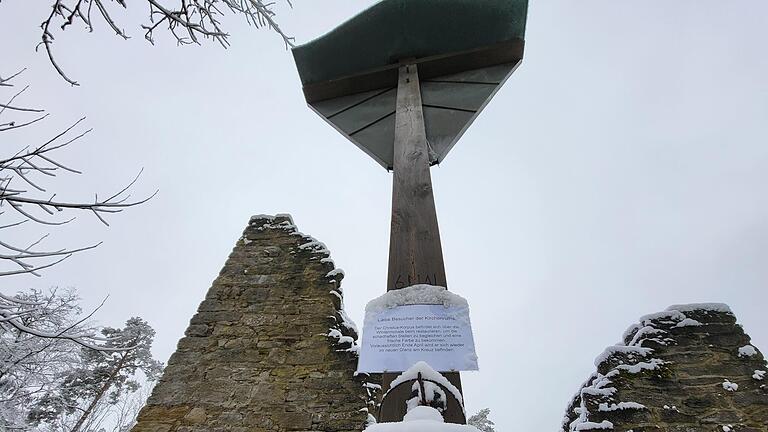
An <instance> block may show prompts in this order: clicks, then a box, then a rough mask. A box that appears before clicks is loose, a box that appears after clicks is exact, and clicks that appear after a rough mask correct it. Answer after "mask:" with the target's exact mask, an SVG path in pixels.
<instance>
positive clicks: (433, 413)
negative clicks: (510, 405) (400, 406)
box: [364, 406, 480, 432]
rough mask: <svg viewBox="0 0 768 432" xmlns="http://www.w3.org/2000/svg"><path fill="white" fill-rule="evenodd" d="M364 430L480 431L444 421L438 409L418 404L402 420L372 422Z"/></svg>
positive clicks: (401, 431)
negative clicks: (395, 421) (372, 423)
mask: <svg viewBox="0 0 768 432" xmlns="http://www.w3.org/2000/svg"><path fill="white" fill-rule="evenodd" d="M364 432H480V430H479V429H477V428H476V427H474V426H469V425H458V424H452V423H445V421H444V420H443V416H442V415H441V414H440V412H439V411H438V410H436V409H434V408H431V407H426V406H419V407H415V408H413V409H412V410H410V411H409V412H408V414H406V415H405V418H404V419H403V421H402V422H397V423H378V424H374V425H371V426H368V427H367V428H366V429H365V431H364Z"/></svg>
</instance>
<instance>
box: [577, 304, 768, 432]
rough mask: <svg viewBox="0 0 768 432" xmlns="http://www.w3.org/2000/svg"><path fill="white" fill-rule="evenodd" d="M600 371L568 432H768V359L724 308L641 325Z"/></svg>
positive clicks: (677, 312)
mask: <svg viewBox="0 0 768 432" xmlns="http://www.w3.org/2000/svg"><path fill="white" fill-rule="evenodd" d="M595 365H596V366H597V372H596V373H594V374H593V375H592V376H591V377H590V378H589V379H588V380H587V382H586V383H585V384H584V385H583V386H582V388H581V389H580V390H579V393H578V394H577V395H576V396H575V397H574V399H573V401H572V402H571V404H570V406H569V407H568V410H567V411H566V416H565V419H564V421H563V429H562V430H563V431H566V432H569V431H585V430H613V431H620V432H629V431H633V432H647V431H665V432H705V431H717V432H730V431H737V432H758V431H760V432H766V431H768V386H766V384H768V373H767V372H766V371H768V368H767V367H766V363H765V359H764V358H763V356H762V354H761V353H760V352H759V351H758V350H757V349H756V348H755V347H753V346H752V345H750V339H749V336H747V335H746V334H745V333H744V331H743V329H742V328H741V326H740V325H738V324H736V317H735V316H734V315H733V313H731V311H730V309H728V307H727V306H725V305H719V304H707V305H680V306H672V307H671V308H669V309H668V310H667V311H665V312H661V313H657V314H652V315H647V316H645V317H642V318H641V319H640V323H638V324H636V325H634V326H632V327H630V329H629V330H627V332H626V333H625V335H624V339H623V343H622V344H619V345H615V346H612V347H609V348H608V349H606V350H605V352H604V353H603V354H602V355H600V356H599V357H598V358H597V359H596V360H595Z"/></svg>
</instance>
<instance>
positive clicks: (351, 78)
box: [293, 0, 527, 169]
mask: <svg viewBox="0 0 768 432" xmlns="http://www.w3.org/2000/svg"><path fill="white" fill-rule="evenodd" d="M526 13H527V0H384V1H381V2H379V3H377V4H375V5H374V6H372V7H371V8H369V9H368V10H366V11H364V12H362V13H361V14H359V15H357V16H356V17H354V18H352V19H351V20H349V21H347V22H345V23H344V24H342V25H340V26H339V27H337V28H336V29H334V30H332V31H331V32H330V33H328V34H326V35H325V36H322V37H320V38H318V39H316V40H314V41H312V42H309V43H307V44H305V45H302V46H299V47H296V48H294V50H293V54H294V59H295V60H296V65H297V68H298V71H299V75H300V77H301V80H302V84H303V86H304V89H303V90H304V95H305V97H306V99H307V102H308V103H309V105H310V106H311V107H312V108H313V109H314V110H315V111H316V112H317V113H318V114H319V115H320V116H321V117H323V118H324V119H325V120H326V121H328V122H329V123H330V124H331V125H333V126H334V127H335V128H336V129H337V130H338V131H339V132H340V133H342V134H343V135H344V136H345V137H347V138H348V139H349V140H350V141H352V142H353V143H355V144H356V145H357V146H358V147H360V148H361V149H362V150H363V151H365V152H366V153H367V154H368V155H370V156H371V157H372V158H373V159H374V160H376V161H377V162H378V163H379V164H381V165H382V166H383V167H384V168H387V169H391V168H392V164H393V161H392V154H393V144H394V136H395V101H396V98H397V76H398V68H399V67H400V66H401V65H403V64H415V65H417V67H418V73H419V80H420V85H421V96H422V103H423V106H422V108H423V112H424V123H425V128H426V132H427V141H428V144H429V147H430V150H431V151H430V162H431V163H432V164H436V163H439V162H441V161H442V160H443V159H444V158H445V156H446V155H447V154H448V152H449V151H450V150H451V148H452V147H453V145H454V144H455V143H456V141H458V139H459V138H460V137H461V135H462V134H463V133H464V131H466V130H467V128H468V127H469V125H470V124H471V123H472V121H474V119H475V118H476V117H477V115H478V113H479V112H480V111H481V110H482V109H483V108H484V107H485V105H486V104H487V103H488V102H489V101H490V99H491V98H492V97H493V96H494V95H495V93H496V92H497V91H498V90H499V88H500V87H501V86H502V85H503V84H504V81H505V80H506V79H507V78H508V77H509V76H510V75H511V74H512V72H514V70H515V68H516V67H517V66H518V65H519V64H520V62H521V61H522V57H523V47H524V42H523V38H524V33H525V21H526Z"/></svg>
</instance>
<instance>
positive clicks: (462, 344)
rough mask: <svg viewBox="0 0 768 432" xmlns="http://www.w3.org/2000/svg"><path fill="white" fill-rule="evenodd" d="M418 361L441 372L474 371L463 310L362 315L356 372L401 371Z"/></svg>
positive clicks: (405, 309)
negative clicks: (361, 334) (362, 321)
mask: <svg viewBox="0 0 768 432" xmlns="http://www.w3.org/2000/svg"><path fill="white" fill-rule="evenodd" d="M419 361H425V362H427V363H428V364H429V365H430V366H432V368H433V369H435V370H437V371H441V372H447V371H466V370H478V367H477V355H476V354H475V342H474V339H473V338H472V327H471V325H470V322H469V309H468V308H467V307H460V306H447V307H446V306H443V305H409V306H398V307H394V308H390V309H384V310H381V311H376V312H369V313H367V314H366V317H365V325H364V326H363V338H362V347H361V350H360V361H359V362H358V365H357V370H358V372H387V371H391V372H399V371H405V370H407V369H408V368H410V367H411V366H413V365H414V364H415V363H416V362H419Z"/></svg>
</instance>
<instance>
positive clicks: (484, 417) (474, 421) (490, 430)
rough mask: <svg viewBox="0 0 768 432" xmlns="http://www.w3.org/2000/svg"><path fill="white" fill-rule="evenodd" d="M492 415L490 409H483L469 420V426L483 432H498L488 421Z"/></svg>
mask: <svg viewBox="0 0 768 432" xmlns="http://www.w3.org/2000/svg"><path fill="white" fill-rule="evenodd" d="M490 413H491V409H490V408H483V409H481V410H480V411H479V412H478V413H477V414H475V415H473V416H471V417H470V418H469V420H467V424H469V425H471V426H474V427H476V428H478V429H480V430H481V431H482V432H496V429H495V428H494V427H493V426H494V423H493V422H492V421H491V420H489V419H488V415H489V414H490Z"/></svg>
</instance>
